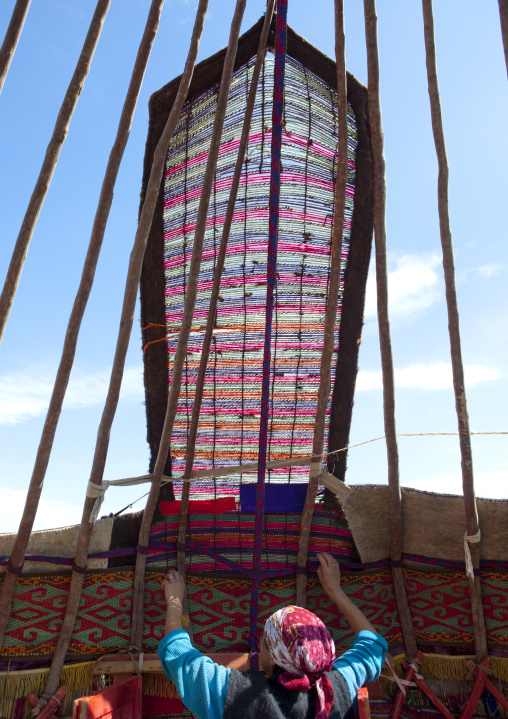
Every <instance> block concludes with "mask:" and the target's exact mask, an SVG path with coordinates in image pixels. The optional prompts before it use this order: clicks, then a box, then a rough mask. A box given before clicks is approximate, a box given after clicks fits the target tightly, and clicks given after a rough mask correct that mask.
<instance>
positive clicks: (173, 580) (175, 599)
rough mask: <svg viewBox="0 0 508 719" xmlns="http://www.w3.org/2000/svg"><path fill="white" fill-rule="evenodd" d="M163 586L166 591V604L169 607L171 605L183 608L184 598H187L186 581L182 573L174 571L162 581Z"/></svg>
mask: <svg viewBox="0 0 508 719" xmlns="http://www.w3.org/2000/svg"><path fill="white" fill-rule="evenodd" d="M161 586H162V588H163V589H164V595H165V597H166V604H167V605H168V606H169V605H170V604H173V605H174V604H176V605H180V606H182V602H183V598H184V596H185V579H184V578H183V577H182V575H181V574H180V572H177V571H176V570H175V569H172V570H171V571H170V572H168V573H167V574H166V576H165V577H164V579H163V580H162V582H161Z"/></svg>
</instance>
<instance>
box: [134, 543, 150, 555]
mask: <svg viewBox="0 0 508 719" xmlns="http://www.w3.org/2000/svg"><path fill="white" fill-rule="evenodd" d="M149 551H150V547H143V545H142V544H138V546H137V547H136V552H137V553H138V554H148V552H149Z"/></svg>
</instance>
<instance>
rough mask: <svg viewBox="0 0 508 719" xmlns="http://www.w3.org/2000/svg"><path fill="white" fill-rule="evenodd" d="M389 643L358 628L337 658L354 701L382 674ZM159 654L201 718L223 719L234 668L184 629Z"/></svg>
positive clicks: (162, 643) (171, 635)
mask: <svg viewBox="0 0 508 719" xmlns="http://www.w3.org/2000/svg"><path fill="white" fill-rule="evenodd" d="M387 649H388V644H387V643H386V640H385V639H383V637H381V636H380V635H379V634H376V633H374V632H366V631H364V632H358V634H357V635H356V636H355V638H354V640H353V646H352V647H351V649H348V651H347V652H345V653H344V654H343V655H342V656H341V657H339V658H338V659H336V660H335V663H334V665H333V668H334V669H335V670H337V671H338V672H340V674H342V676H343V677H344V679H345V681H346V684H347V686H348V688H349V693H350V695H351V699H352V700H353V701H354V700H355V698H356V694H357V692H358V689H359V688H360V687H361V686H363V685H364V684H367V683H368V682H372V681H374V680H375V679H377V678H378V676H379V674H380V672H381V669H382V667H383V664H384V661H385V655H386V651H387ZM157 654H158V655H159V658H160V660H161V664H162V668H163V670H164V673H165V674H166V675H167V676H168V677H169V678H170V679H171V681H172V682H174V684H175V685H176V688H177V690H178V693H179V694H180V697H181V699H182V701H183V703H184V704H185V706H186V707H188V708H189V709H190V710H191V712H193V714H195V715H196V716H197V717H198V719H222V717H223V714H224V703H225V701H226V695H227V692H228V683H229V677H230V675H231V669H226V667H221V666H220V665H219V664H215V662H212V660H211V659H210V658H209V657H205V656H204V655H203V654H201V653H200V652H198V650H197V649H194V648H193V646H192V645H191V643H190V641H189V635H188V634H187V632H186V631H184V630H183V629H175V631H173V632H170V633H169V634H166V636H165V637H164V638H163V639H162V640H161V641H160V643H159V646H158V648H157Z"/></svg>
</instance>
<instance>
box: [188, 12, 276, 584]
mask: <svg viewBox="0 0 508 719" xmlns="http://www.w3.org/2000/svg"><path fill="white" fill-rule="evenodd" d="M274 7H275V0H269V3H268V7H267V8H266V14H265V21H264V24H263V29H262V30H261V36H260V38H259V48H258V53H257V56H256V64H255V65H254V70H253V72H252V80H251V84H250V88H249V97H248V99H247V105H246V107H245V119H244V122H243V129H242V136H241V139H240V146H239V148H238V156H237V158H236V165H235V171H234V174H233V181H232V184H231V192H230V193H229V200H228V206H227V209H226V217H225V218H224V227H223V229H222V237H221V243H220V247H219V253H218V255H217V260H216V265H215V272H214V276H213V288H212V296H211V298H210V308H209V311H208V318H207V322H206V330H205V336H204V338H203V346H202V349H201V359H200V362H199V371H198V376H197V379H196V394H195V397H194V404H193V405H192V417H191V423H190V429H189V437H188V439H187V458H186V461H185V472H184V475H183V476H184V477H186V478H189V477H190V476H191V472H192V466H193V464H194V452H195V448H196V437H197V433H198V424H199V413H200V410H201V402H202V400H203V387H204V382H205V375H206V366H207V364H208V357H209V355H210V344H211V341H212V334H213V329H214V324H215V313H216V311H217V304H218V301H219V293H220V282H221V277H222V271H223V269H224V261H225V259H226V251H227V246H228V239H229V233H230V230H231V223H232V221H233V213H234V211H235V203H236V198H237V194H238V187H239V186H240V180H241V177H242V166H243V160H244V157H245V152H246V149H247V145H248V142H249V132H250V124H251V120H252V113H253V112H254V105H255V103H256V91H257V88H258V82H259V75H260V73H261V68H262V66H263V61H264V58H265V54H266V44H267V41H268V33H269V32H270V23H271V21H272V16H273V10H274ZM189 492H190V482H185V483H184V485H183V489H182V504H181V508H180V522H179V525H178V544H179V545H180V546H182V545H183V544H185V537H186V532H187V518H188V514H189ZM178 571H179V572H181V573H182V574H183V575H184V576H185V552H184V551H183V550H182V549H179V550H178Z"/></svg>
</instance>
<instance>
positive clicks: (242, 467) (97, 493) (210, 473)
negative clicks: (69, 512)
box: [86, 430, 508, 561]
mask: <svg viewBox="0 0 508 719" xmlns="http://www.w3.org/2000/svg"><path fill="white" fill-rule="evenodd" d="M470 434H479V435H480V434H481V435H487V434H496V435H497V434H503V435H504V434H508V431H507V432H475V431H474V430H473V431H471V432H470ZM457 435H458V432H401V433H399V434H397V437H448V436H457ZM382 439H385V435H384V434H383V435H382V436H381V437H374V438H373V439H367V440H365V441H364V442H357V443H356V444H348V445H346V446H345V447H342V448H341V449H335V450H333V451H332V452H323V454H314V455H304V456H302V457H298V458H297V459H289V458H288V459H279V460H276V461H274V462H267V463H266V468H267V469H279V468H283V467H305V466H308V465H309V464H312V463H313V462H318V461H319V460H322V459H323V458H324V457H331V456H333V455H334V454H339V453H340V452H347V450H348V449H354V448H355V447H362V446H363V445H364V444H370V443H371V442H379V441H380V440H382ZM257 470H258V464H257V462H253V463H250V464H239V465H236V466H234V467H219V468H216V469H211V470H210V469H202V470H197V471H195V472H191V475H190V477H167V476H166V475H162V481H161V485H163V484H167V483H168V482H197V481H200V480H203V479H212V478H214V477H222V478H225V477H228V476H230V475H237V474H243V473H246V472H257ZM152 478H153V474H143V475H140V476H139V477H125V478H124V479H113V480H111V481H109V482H102V484H95V483H94V482H88V486H87V490H86V496H87V497H92V498H95V499H96V502H95V505H94V508H93V510H92V514H91V515H90V523H93V522H95V520H96V519H97V517H98V516H99V512H100V508H101V506H102V502H103V501H104V494H105V492H106V490H107V489H108V487H111V486H114V487H132V486H134V485H136V484H146V483H147V482H151V481H152ZM233 481H234V482H236V481H237V480H236V478H233ZM147 494H149V492H146V493H145V494H143V495H141V497H138V499H135V500H134V502H132V503H131V504H130V505H129V506H132V505H133V504H136V502H139V501H140V500H141V499H143V498H144V497H146V496H147ZM471 541H474V540H471ZM477 541H480V540H477ZM464 543H465V545H467V542H466V540H464ZM468 554H469V547H467V553H466V558H467V556H468ZM469 556H470V555H469ZM466 561H467V559H466Z"/></svg>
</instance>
